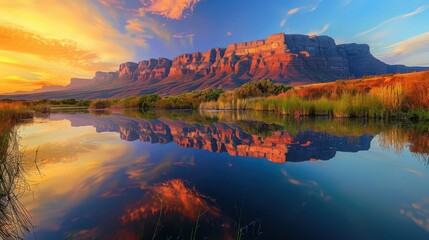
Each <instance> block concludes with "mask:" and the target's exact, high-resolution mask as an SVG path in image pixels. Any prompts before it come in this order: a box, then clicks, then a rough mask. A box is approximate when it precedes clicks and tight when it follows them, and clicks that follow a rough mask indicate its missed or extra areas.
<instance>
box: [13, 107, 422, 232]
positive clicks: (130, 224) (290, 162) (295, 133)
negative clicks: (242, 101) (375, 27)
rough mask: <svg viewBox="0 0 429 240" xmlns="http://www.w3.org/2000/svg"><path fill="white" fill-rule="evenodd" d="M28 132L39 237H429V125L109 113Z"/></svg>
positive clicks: (67, 116) (60, 118)
mask: <svg viewBox="0 0 429 240" xmlns="http://www.w3.org/2000/svg"><path fill="white" fill-rule="evenodd" d="M20 133H21V136H22V139H21V144H22V145H23V146H26V151H25V157H26V158H27V160H29V161H34V158H35V155H36V150H37V149H39V151H38V153H37V159H36V162H37V166H38V168H39V170H40V171H38V170H37V168H36V167H34V166H33V167H30V168H29V169H28V181H29V182H30V183H31V184H32V185H33V186H34V187H33V188H34V191H33V192H31V193H29V194H27V195H25V196H24V197H23V198H22V199H21V201H22V203H23V204H24V206H25V207H26V208H27V210H28V211H29V213H30V214H31V219H32V222H33V224H34V225H35V226H36V227H37V229H36V232H35V236H36V237H37V239H47V240H49V239H64V238H65V237H66V236H74V237H75V238H76V239H78V237H81V236H84V237H90V236H95V237H96V238H97V239H141V238H142V239H152V238H154V239H190V236H191V233H192V232H193V231H194V232H196V237H195V239H233V238H234V236H235V235H236V234H237V232H238V229H241V230H242V232H243V236H242V238H241V239H429V170H428V163H429V160H428V155H427V154H428V152H429V133H428V127H427V126H421V125H420V126H415V125H405V124H388V123H383V122H377V121H366V120H328V119H304V120H299V121H298V120H294V119H287V118H282V117H279V116H276V115H270V114H267V113H252V112H241V113H233V112H201V113H198V112H196V113H195V112H194V113H190V112H164V113H153V112H149V113H141V112H127V113H124V114H112V113H111V114H109V113H104V112H97V113H95V114H94V113H53V114H51V115H50V117H49V118H48V119H39V120H37V121H36V122H35V123H33V124H29V125H24V126H22V127H21V128H20ZM197 219H198V223H196V221H197ZM197 225H198V228H197V230H196V231H195V226H197ZM169 237H171V238H169ZM29 239H34V236H30V237H29Z"/></svg>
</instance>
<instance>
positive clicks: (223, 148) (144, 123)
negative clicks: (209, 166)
mask: <svg viewBox="0 0 429 240" xmlns="http://www.w3.org/2000/svg"><path fill="white" fill-rule="evenodd" d="M51 119H52V120H61V119H67V120H69V121H71V124H72V126H75V127H79V126H94V127H95V128H96V131H97V132H118V133H119V134H120V137H121V139H123V140H126V141H135V140H140V141H144V142H150V143H161V144H163V143H169V142H174V143H175V144H177V145H179V146H182V147H185V148H195V149H201V150H207V151H211V152H217V153H221V152H227V153H228V154H230V155H232V156H245V157H257V158H267V159H268V160H270V161H272V162H277V163H284V162H286V161H290V162H300V161H308V160H316V159H320V160H329V159H331V158H333V157H334V156H335V154H336V152H337V151H341V152H357V151H362V150H368V149H369V148H370V143H371V140H372V139H373V136H371V135H362V136H358V137H356V136H354V137H348V136H334V135H332V134H328V133H324V132H315V131H310V130H305V131H300V132H298V133H297V134H295V136H292V135H291V134H290V133H288V132H286V131H284V130H277V131H273V132H270V134H269V135H268V136H264V135H260V134H258V135H255V134H249V133H247V132H245V131H243V130H242V128H240V127H239V125H237V124H233V123H232V124H231V123H222V122H216V123H214V124H212V125H210V126H203V125H199V124H193V123H187V122H184V121H180V120H173V119H167V118H159V119H154V120H145V119H135V118H129V117H126V116H123V115H118V114H113V115H109V116H95V115H91V114H53V115H52V116H51ZM254 125H255V127H257V126H260V124H254ZM253 132H255V131H253ZM256 132H258V131H256Z"/></svg>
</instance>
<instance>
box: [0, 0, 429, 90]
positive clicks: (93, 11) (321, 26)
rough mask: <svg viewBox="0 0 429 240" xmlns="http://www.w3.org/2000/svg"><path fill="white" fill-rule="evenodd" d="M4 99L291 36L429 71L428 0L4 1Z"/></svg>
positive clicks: (0, 59) (0, 71) (0, 33)
mask: <svg viewBox="0 0 429 240" xmlns="http://www.w3.org/2000/svg"><path fill="white" fill-rule="evenodd" d="M0 6H1V7H0V93H2V92H10V91H13V90H32V89H35V88H40V87H41V86H49V85H66V84H68V83H69V81H70V78H71V77H83V78H90V77H92V76H93V74H94V72H95V71H97V70H102V71H115V70H117V68H118V65H119V64H120V63H122V62H126V61H135V62H137V61H140V60H144V59H148V58H157V57H161V56H162V57H167V58H170V59H172V58H173V57H175V56H176V55H178V54H181V53H192V52H195V51H205V50H208V49H209V48H212V47H226V46H227V45H228V44H230V43H236V42H242V41H250V40H257V39H264V38H266V37H267V36H269V35H271V34H274V33H279V32H285V33H289V34H297V33H298V34H316V35H328V36H331V37H333V38H334V39H335V40H336V42H337V43H351V42H356V43H367V44H369V45H370V46H371V49H372V52H373V54H374V55H375V56H376V57H378V58H380V59H382V60H383V61H385V62H387V63H390V64H406V65H417V66H429V58H428V56H429V24H428V22H429V2H428V1H427V0H425V1H423V0H406V1H405V0H389V1H387V0H377V1H376V0H86V1H85V0H76V1H57V0H38V1H29V0H15V1H9V0H0Z"/></svg>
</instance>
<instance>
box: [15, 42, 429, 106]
mask: <svg viewBox="0 0 429 240" xmlns="http://www.w3.org/2000/svg"><path fill="white" fill-rule="evenodd" d="M423 70H429V68H422V67H406V66H403V65H393V66H392V65H388V64H385V63H383V62H382V61H380V60H378V59H376V58H375V57H374V56H372V54H371V52H370V49H369V46H368V45H366V44H355V43H352V44H342V45H336V44H335V41H334V39H332V38H331V37H328V36H307V35H298V34H292V35H286V34H283V33H279V34H274V35H271V36H269V37H267V38H266V39H264V40H257V41H251V42H243V43H235V44H230V45H228V46H227V47H226V48H212V49H209V50H208V51H205V52H196V53H192V54H182V55H179V56H177V57H176V58H174V59H173V60H169V59H166V58H159V59H149V60H144V61H140V62H138V63H133V62H126V63H123V64H121V65H120V66H119V70H118V71H117V72H116V73H102V72H97V73H96V76H95V77H94V78H93V79H92V80H89V81H88V82H89V83H87V84H83V83H81V82H82V81H79V82H80V83H77V80H76V79H75V80H73V81H72V82H71V84H70V86H67V87H65V88H64V90H62V91H59V93H58V94H57V95H61V97H75V98H99V97H123V96H130V95H138V94H143V93H157V94H160V95H167V94H178V93H183V92H188V91H192V90H202V89H205V88H223V89H232V88H235V87H238V86H240V85H242V84H243V83H245V82H248V81H252V80H258V79H261V78H270V79H271V80H273V81H275V82H280V83H287V84H293V85H299V84H308V83H317V82H328V81H334V80H337V79H346V78H352V77H357V78H358V77H362V76H366V75H378V74H388V73H405V72H413V71H423ZM78 85H80V86H81V90H82V91H81V92H79V91H74V92H73V93H72V94H70V93H67V91H68V90H70V89H73V90H76V86H78ZM50 94H53V93H52V92H51V93H50ZM54 95H55V94H54ZM21 97H22V98H24V99H25V98H40V96H38V97H37V96H25V97H24V95H21Z"/></svg>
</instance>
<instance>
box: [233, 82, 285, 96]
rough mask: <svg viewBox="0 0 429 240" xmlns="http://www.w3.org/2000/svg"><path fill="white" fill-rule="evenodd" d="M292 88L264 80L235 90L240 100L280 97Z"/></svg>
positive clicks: (246, 84)
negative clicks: (279, 95)
mask: <svg viewBox="0 0 429 240" xmlns="http://www.w3.org/2000/svg"><path fill="white" fill-rule="evenodd" d="M291 88H292V87H291V86H288V85H283V84H274V83H273V82H272V81H271V80H270V79H262V80H259V81H256V82H248V83H245V84H243V85H241V86H240V87H238V88H236V89H235V90H234V93H235V96H237V97H238V98H250V97H267V96H272V95H278V94H280V93H283V92H286V91H287V90H289V89H291Z"/></svg>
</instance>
